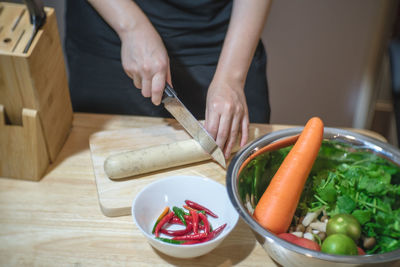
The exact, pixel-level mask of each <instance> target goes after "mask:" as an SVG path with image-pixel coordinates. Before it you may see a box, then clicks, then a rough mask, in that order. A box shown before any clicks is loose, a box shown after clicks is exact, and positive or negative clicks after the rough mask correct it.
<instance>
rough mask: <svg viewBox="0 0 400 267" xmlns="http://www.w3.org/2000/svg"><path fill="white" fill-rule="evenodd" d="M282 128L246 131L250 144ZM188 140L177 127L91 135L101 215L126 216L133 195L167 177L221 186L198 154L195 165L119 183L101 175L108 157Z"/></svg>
mask: <svg viewBox="0 0 400 267" xmlns="http://www.w3.org/2000/svg"><path fill="white" fill-rule="evenodd" d="M286 127H288V126H281V125H267V124H252V125H250V130H249V132H250V133H249V140H254V139H255V138H257V137H259V136H261V135H263V134H266V133H268V132H271V131H276V130H279V129H283V128H286ZM188 139H190V136H189V135H188V134H187V133H186V132H185V130H184V129H183V128H182V127H181V126H180V125H179V124H177V123H171V124H167V125H158V126H152V127H145V128H131V129H125V130H114V131H102V132H98V133H95V134H93V135H92V136H91V137H90V141H89V142H90V150H91V155H92V163H93V169H94V174H95V179H96V185H97V191H98V196H99V204H100V207H101V209H102V211H103V213H104V214H105V215H107V216H123V215H129V214H130V213H131V210H130V209H131V205H132V200H133V199H134V197H135V196H136V194H137V193H138V192H139V191H140V190H141V189H142V188H143V187H145V186H146V185H148V184H150V183H151V182H154V181H156V180H159V179H162V178H164V177H168V176H174V175H194V176H203V177H208V178H211V179H213V180H215V181H218V182H220V183H221V184H225V179H226V177H225V175H226V171H225V169H224V168H222V167H221V166H220V165H218V163H216V162H215V161H213V160H211V159H208V160H205V161H204V156H203V153H201V151H200V153H199V155H198V159H199V161H194V162H193V163H191V164H186V165H181V166H176V167H173V168H167V169H161V170H158V171H154V172H150V173H144V174H140V175H135V176H132V177H127V178H123V179H118V180H116V179H110V178H109V177H108V176H107V174H106V173H105V171H104V162H105V160H106V159H107V157H109V156H111V155H115V154H118V153H122V152H126V151H135V150H140V149H145V148H149V147H153V146H158V145H162V144H172V143H176V142H180V141H182V140H188ZM237 150H238V147H237V146H236V149H234V151H237ZM196 152H198V151H197V150H193V153H196ZM176 153H180V151H176ZM155 160H156V159H155ZM228 163H229V162H228Z"/></svg>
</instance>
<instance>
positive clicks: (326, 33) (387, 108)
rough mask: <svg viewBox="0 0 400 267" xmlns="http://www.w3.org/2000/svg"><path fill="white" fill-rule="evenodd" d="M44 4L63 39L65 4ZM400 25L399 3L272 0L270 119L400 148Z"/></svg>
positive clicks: (269, 24)
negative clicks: (356, 132)
mask: <svg viewBox="0 0 400 267" xmlns="http://www.w3.org/2000/svg"><path fill="white" fill-rule="evenodd" d="M70 1H72V0H70ZM10 2H19V3H21V2H22V1H18V0H10ZM44 3H45V5H46V6H50V7H53V8H55V11H56V14H57V20H58V25H59V31H60V36H61V38H62V42H63V38H64V25H65V23H64V12H65V9H64V5H65V1H54V0H53V1H51V0H44ZM398 29H399V1H397V0H325V1H319V0H302V1H291V0H279V1H273V4H272V9H271V12H270V15H269V17H268V20H267V23H266V26H265V29H264V32H263V35H262V39H263V41H264V44H265V47H266V49H267V54H268V66H267V74H268V80H269V90H270V101H271V108H272V113H271V123H276V124H294V125H303V124H304V123H305V122H306V121H307V119H308V118H310V117H312V116H320V117H321V118H322V119H323V120H324V122H325V124H326V125H327V126H331V127H354V128H364V129H370V130H373V131H376V132H378V133H380V134H382V135H383V136H384V137H386V138H387V139H388V141H389V143H391V144H393V145H395V146H398V144H399V141H398V140H399V139H398V137H397V132H398V131H397V130H396V116H395V114H396V112H394V106H395V105H394V104H395V102H396V101H395V99H396V97H394V96H396V94H395V93H396V90H395V88H394V87H395V86H394V85H393V84H394V83H393V80H394V78H393V77H395V76H396V75H395V74H396V73H397V76H399V75H400V70H397V72H396V70H395V71H393V58H394V56H393V55H394V54H396V53H393V52H392V53H391V50H389V48H390V47H394V46H393V45H392V46H391V44H392V43H393V42H394V41H395V40H396V37H397V38H399V36H398V35H397V36H396V34H398ZM397 64H399V63H397ZM397 79H399V78H397ZM399 91H400V89H399Z"/></svg>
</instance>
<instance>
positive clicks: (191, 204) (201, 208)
mask: <svg viewBox="0 0 400 267" xmlns="http://www.w3.org/2000/svg"><path fill="white" fill-rule="evenodd" d="M185 203H186V204H187V205H188V206H189V207H191V208H194V209H197V210H204V211H205V212H206V213H207V214H208V215H210V216H212V217H214V218H218V216H217V215H216V214H215V213H214V212H212V211H211V210H209V209H207V208H206V207H204V206H202V205H200V204H198V203H196V202H193V201H191V200H185Z"/></svg>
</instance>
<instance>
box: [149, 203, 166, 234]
mask: <svg viewBox="0 0 400 267" xmlns="http://www.w3.org/2000/svg"><path fill="white" fill-rule="evenodd" d="M168 212H169V207H165V208H164V210H163V211H162V212H161V214H160V216H158V218H157V221H156V222H155V223H154V226H153V230H152V231H151V233H152V234H154V231H155V230H156V226H157V224H158V223H159V222H160V221H161V219H162V218H163V217H164V216H165V215H167V213H168Z"/></svg>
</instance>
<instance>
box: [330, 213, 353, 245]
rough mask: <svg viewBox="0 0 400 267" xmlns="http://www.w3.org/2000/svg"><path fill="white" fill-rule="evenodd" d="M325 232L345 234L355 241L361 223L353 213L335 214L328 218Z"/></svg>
mask: <svg viewBox="0 0 400 267" xmlns="http://www.w3.org/2000/svg"><path fill="white" fill-rule="evenodd" d="M326 234H327V235H328V236H330V235H332V234H345V235H347V236H349V237H351V238H352V239H353V240H354V242H357V241H358V239H359V238H360V236H361V225H360V223H359V222H358V220H357V219H356V218H355V217H354V216H353V215H350V214H337V215H335V216H333V217H332V218H330V219H329V221H328V224H327V225H326Z"/></svg>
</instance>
